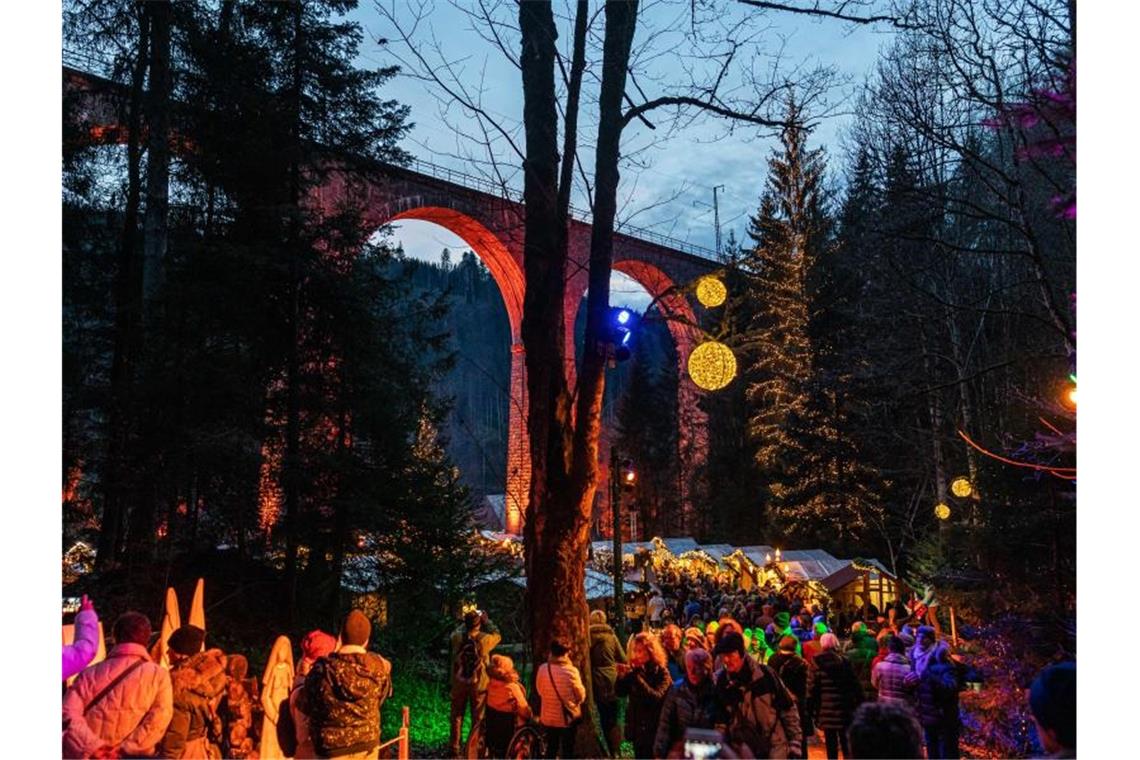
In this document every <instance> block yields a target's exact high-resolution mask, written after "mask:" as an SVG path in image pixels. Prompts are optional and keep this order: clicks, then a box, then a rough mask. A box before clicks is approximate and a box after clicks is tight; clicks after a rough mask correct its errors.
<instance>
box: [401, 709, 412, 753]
mask: <svg viewBox="0 0 1140 760" xmlns="http://www.w3.org/2000/svg"><path fill="white" fill-rule="evenodd" d="M408 739H409V737H408V706H407V705H404V709H403V713H402V716H401V720H400V745H399V759H400V760H408V758H410V757H411V756H412V752H411V742H410V741H409V740H408Z"/></svg>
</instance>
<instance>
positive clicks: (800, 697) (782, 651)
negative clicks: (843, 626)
mask: <svg viewBox="0 0 1140 760" xmlns="http://www.w3.org/2000/svg"><path fill="white" fill-rule="evenodd" d="M768 666H769V667H770V668H772V670H774V671H776V675H778V676H779V677H780V680H781V681H783V682H784V685H785V686H787V687H788V690H789V691H790V692H792V694H794V695H795V697H796V708H797V709H798V710H799V713H800V728H801V729H802V730H803V735H804V736H805V737H810V736H811V735H812V734H813V733H814V732H815V728H814V724H813V723H812V719H811V712H810V711H809V710H808V700H807V688H808V668H809V666H808V664H807V662H806V661H805V660H804V659H803V658H802V657H799V656H797V655H796V640H795V639H794V638H792V637H791V636H785V637H784V638H782V639H780V648H779V650H778V651H777V652H776V654H774V655H772V656H771V658H769V659H768Z"/></svg>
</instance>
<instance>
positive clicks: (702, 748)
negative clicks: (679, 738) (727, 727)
mask: <svg viewBox="0 0 1140 760" xmlns="http://www.w3.org/2000/svg"><path fill="white" fill-rule="evenodd" d="M723 750H724V734H722V733H721V732H720V731H713V730H710V729H707V728H687V729H685V757H686V758H691V760H706V758H713V757H720V756H721V752H722V751H723Z"/></svg>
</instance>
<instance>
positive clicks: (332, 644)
mask: <svg viewBox="0 0 1140 760" xmlns="http://www.w3.org/2000/svg"><path fill="white" fill-rule="evenodd" d="M335 649H336V637H335V636H332V635H330V634H327V633H325V632H324V631H320V630H317V631H310V632H309V633H307V634H306V635H305V638H303V639H301V652H302V654H303V655H304V656H305V659H306V660H314V661H315V660H319V659H320V658H322V657H325V656H327V655H329V654H332V652H333V650H335Z"/></svg>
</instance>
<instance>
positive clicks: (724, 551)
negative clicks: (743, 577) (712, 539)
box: [697, 544, 736, 565]
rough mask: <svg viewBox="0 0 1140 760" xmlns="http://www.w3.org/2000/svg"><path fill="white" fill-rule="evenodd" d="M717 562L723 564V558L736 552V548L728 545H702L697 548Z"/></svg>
mask: <svg viewBox="0 0 1140 760" xmlns="http://www.w3.org/2000/svg"><path fill="white" fill-rule="evenodd" d="M697 548H698V549H700V550H701V551H703V552H704V553H705V554H707V555H709V556H710V557H712V558H713V559H715V560H716V561H717V562H720V563H721V564H722V565H723V564H724V558H725V557H727V556H728V555H730V554H732V553H733V552H734V551H736V547H734V546H730V545H729V544H702V545H701V546H698V547H697Z"/></svg>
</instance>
